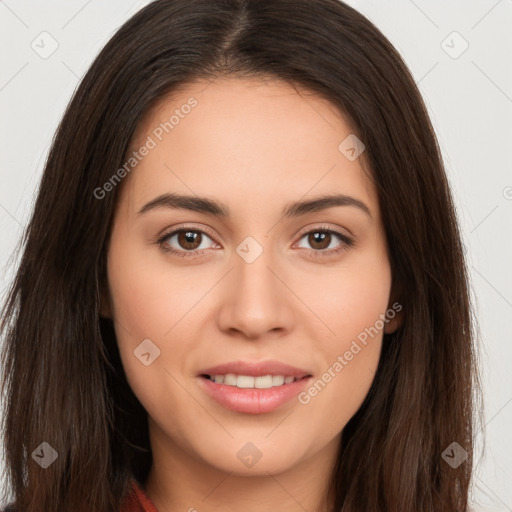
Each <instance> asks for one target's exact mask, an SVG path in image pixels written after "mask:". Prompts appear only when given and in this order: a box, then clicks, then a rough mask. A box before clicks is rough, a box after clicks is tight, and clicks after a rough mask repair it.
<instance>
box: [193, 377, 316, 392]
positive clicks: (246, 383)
mask: <svg viewBox="0 0 512 512" xmlns="http://www.w3.org/2000/svg"><path fill="white" fill-rule="evenodd" d="M201 377H203V378H205V379H208V380H210V381H212V382H215V383H216V384H224V385H226V386H232V387H236V388H239V389H270V388H276V387H281V386H284V385H286V384H291V383H292V382H297V381H299V380H303V379H308V378H309V377H311V375H309V374H308V375H304V376H303V377H293V376H291V375H261V376H252V375H236V374H234V373H227V374H224V375H207V374H202V375H201Z"/></svg>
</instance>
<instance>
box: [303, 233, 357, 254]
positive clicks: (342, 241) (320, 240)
mask: <svg viewBox="0 0 512 512" xmlns="http://www.w3.org/2000/svg"><path fill="white" fill-rule="evenodd" d="M303 239H304V240H306V242H307V245H308V246H309V247H305V246H302V245H299V247H301V248H303V249H309V252H310V254H311V255H313V256H333V255H336V254H338V253H341V252H343V251H344V250H346V249H348V248H349V247H352V246H353V245H354V241H353V240H352V239H351V238H349V237H348V236H346V235H344V234H343V233H340V232H339V231H336V230H334V229H329V228H327V227H321V228H317V229H313V230H310V231H307V232H306V233H303V234H302V236H301V240H303ZM336 239H338V243H337V244H336ZM333 242H334V245H333Z"/></svg>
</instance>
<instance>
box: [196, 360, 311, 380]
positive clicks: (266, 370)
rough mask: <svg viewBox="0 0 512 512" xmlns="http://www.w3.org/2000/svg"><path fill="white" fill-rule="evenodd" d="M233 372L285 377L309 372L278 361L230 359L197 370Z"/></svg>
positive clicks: (302, 375)
mask: <svg viewBox="0 0 512 512" xmlns="http://www.w3.org/2000/svg"><path fill="white" fill-rule="evenodd" d="M228 373H234V374H235V375H250V376H252V377H259V376H263V375H284V376H285V377H295V378H297V379H301V378H302V377H306V376H310V375H311V372H309V371H308V370H304V369H302V368H296V367H295V366H291V365H289V364H285V363H282V362H280V361H275V360H269V361H259V362H248V361H232V362H229V363H223V364H219V365H217V366H211V367H209V368H205V369H204V370H201V371H200V372H199V375H210V376H212V375H226V374H228Z"/></svg>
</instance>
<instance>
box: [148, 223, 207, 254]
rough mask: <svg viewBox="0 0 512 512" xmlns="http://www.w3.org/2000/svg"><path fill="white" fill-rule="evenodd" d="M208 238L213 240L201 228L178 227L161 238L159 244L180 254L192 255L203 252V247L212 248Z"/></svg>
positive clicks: (166, 249) (168, 250) (169, 250)
mask: <svg viewBox="0 0 512 512" xmlns="http://www.w3.org/2000/svg"><path fill="white" fill-rule="evenodd" d="M208 240H209V241H210V242H213V240H212V239H211V237H210V236H208V235H207V234H206V233H204V232H203V231H202V230H200V229H176V230H174V231H171V232H170V233H168V234H166V235H164V236H163V237H162V238H160V239H159V240H158V244H159V245H160V247H161V248H162V249H163V250H165V251H167V252H171V253H173V254H176V255H178V256H192V255H197V254H200V253H202V252H203V249H209V248H211V246H208ZM188 253H190V254H188Z"/></svg>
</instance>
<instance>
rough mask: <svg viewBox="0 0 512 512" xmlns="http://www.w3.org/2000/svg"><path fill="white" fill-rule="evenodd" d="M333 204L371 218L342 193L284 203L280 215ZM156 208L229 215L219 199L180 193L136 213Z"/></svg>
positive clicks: (359, 203)
mask: <svg viewBox="0 0 512 512" xmlns="http://www.w3.org/2000/svg"><path fill="white" fill-rule="evenodd" d="M335 206H353V207H356V208H359V209H360V210H361V211H363V212H364V213H366V214H367V215H368V216H369V217H370V218H372V214H371V212H370V209H369V208H368V206H367V205H366V204H365V203H363V202H362V201H360V200H359V199H356V198H355V197H351V196H347V195H343V194H333V195H324V196H320V197H316V198H314V199H309V200H306V201H295V202H291V203H288V204H287V205H285V207H284V209H283V211H282V215H283V217H299V216H301V215H306V214H308V213H314V212H318V211H322V210H326V209H328V208H333V207H335ZM158 208H172V209H178V210H188V211H193V212H199V213H206V214H209V215H214V216H215V217H221V218H227V217H229V216H230V210H229V207H228V206H227V205H226V204H224V203H221V202H220V201H216V200H214V199H208V198H206V197H198V196H187V195H182V194H162V195H160V196H158V197H156V198H155V199H152V200H151V201H149V202H148V203H146V204H145V205H144V206H143V207H142V208H141V209H140V210H139V211H138V213H137V215H142V214H144V213H147V212H149V211H151V210H155V209H158Z"/></svg>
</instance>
